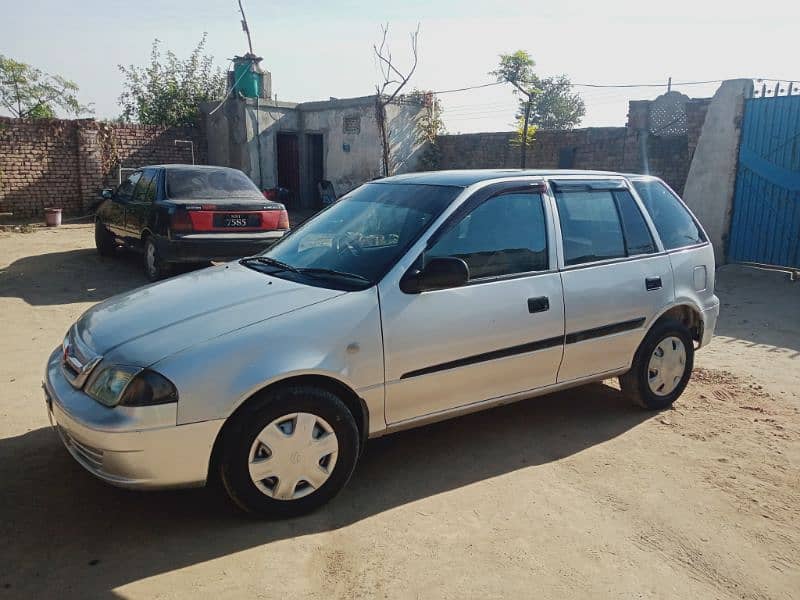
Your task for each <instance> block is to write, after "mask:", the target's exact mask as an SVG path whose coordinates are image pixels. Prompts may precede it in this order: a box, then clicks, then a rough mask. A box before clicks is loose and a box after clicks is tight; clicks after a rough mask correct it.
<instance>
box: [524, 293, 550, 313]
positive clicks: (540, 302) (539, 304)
mask: <svg viewBox="0 0 800 600" xmlns="http://www.w3.org/2000/svg"><path fill="white" fill-rule="evenodd" d="M546 310H550V299H549V298H548V297H547V296H539V297H538V298H528V312H529V313H537V312H544V311H546Z"/></svg>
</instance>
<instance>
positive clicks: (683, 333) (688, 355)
mask: <svg viewBox="0 0 800 600" xmlns="http://www.w3.org/2000/svg"><path fill="white" fill-rule="evenodd" d="M693 366H694V343H693V341H692V334H691V332H690V331H689V330H688V329H687V328H686V326H685V325H683V323H681V322H679V321H676V320H675V319H669V318H666V319H661V320H659V321H657V322H656V324H655V325H653V327H652V328H651V329H650V331H649V332H648V333H647V335H646V336H645V338H644V340H643V341H642V343H641V344H640V345H639V349H638V350H637V351H636V355H635V357H634V359H633V364H632V366H631V369H630V371H628V372H627V373H625V374H624V375H622V376H621V377H620V378H619V383H620V387H621V388H622V392H623V393H624V394H625V395H626V396H627V397H628V398H630V399H631V400H632V401H633V402H634V403H636V404H638V405H639V406H642V407H643V408H647V409H650V410H661V409H664V408H667V407H669V406H671V405H672V403H673V402H675V400H677V399H678V397H680V395H681V394H682V393H683V390H684V389H686V385H687V384H688V383H689V378H690V377H691V376H692V368H693Z"/></svg>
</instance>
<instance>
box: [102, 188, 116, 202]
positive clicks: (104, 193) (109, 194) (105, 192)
mask: <svg viewBox="0 0 800 600" xmlns="http://www.w3.org/2000/svg"><path fill="white" fill-rule="evenodd" d="M100 195H101V196H102V197H103V200H111V199H112V198H113V197H114V190H112V189H105V190H103V191H102V192H100Z"/></svg>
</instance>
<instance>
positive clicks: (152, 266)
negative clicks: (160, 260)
mask: <svg viewBox="0 0 800 600" xmlns="http://www.w3.org/2000/svg"><path fill="white" fill-rule="evenodd" d="M145 256H146V259H147V270H148V271H149V272H150V273H155V272H156V247H155V246H153V244H147V251H146V252H145Z"/></svg>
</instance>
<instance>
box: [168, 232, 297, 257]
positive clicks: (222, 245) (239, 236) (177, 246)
mask: <svg viewBox="0 0 800 600" xmlns="http://www.w3.org/2000/svg"><path fill="white" fill-rule="evenodd" d="M287 233H288V232H287V231H283V230H276V231H265V232H259V233H190V234H187V235H183V236H181V237H178V238H175V239H162V240H161V241H160V244H159V248H158V251H159V254H160V255H161V258H162V259H163V260H165V261H167V262H201V261H209V260H233V259H235V258H242V257H243V256H252V255H254V254H258V253H259V252H262V251H264V250H266V249H267V248H269V247H270V246H271V245H272V244H274V243H275V242H277V241H278V240H279V239H281V238H282V237H283V236H284V235H286V234H287Z"/></svg>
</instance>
